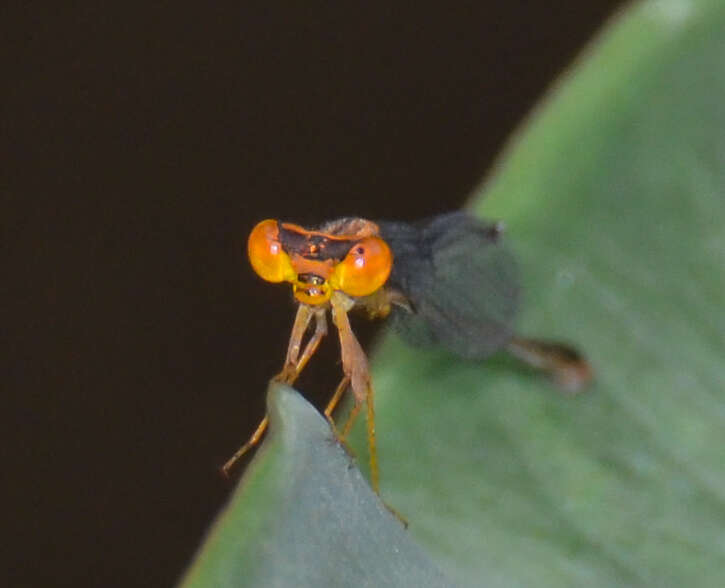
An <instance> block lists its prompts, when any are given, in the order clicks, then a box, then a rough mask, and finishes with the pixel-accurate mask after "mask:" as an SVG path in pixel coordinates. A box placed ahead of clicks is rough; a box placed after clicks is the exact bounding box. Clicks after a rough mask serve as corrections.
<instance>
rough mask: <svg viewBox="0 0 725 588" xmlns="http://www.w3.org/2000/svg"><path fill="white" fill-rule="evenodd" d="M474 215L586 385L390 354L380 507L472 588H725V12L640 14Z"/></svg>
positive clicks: (535, 132) (384, 353)
mask: <svg viewBox="0 0 725 588" xmlns="http://www.w3.org/2000/svg"><path fill="white" fill-rule="evenodd" d="M481 196H485V198H479V199H478V200H477V201H476V202H475V205H474V206H475V210H476V211H477V212H479V213H481V214H482V215H484V216H486V217H488V218H501V219H505V221H506V224H507V227H508V233H507V238H508V240H509V243H510V244H511V245H512V247H514V248H515V250H516V251H517V253H518V254H519V257H520V259H521V263H522V271H523V274H524V292H525V301H524V307H525V310H524V312H523V315H522V316H521V317H520V318H521V320H520V321H519V324H518V330H519V331H520V332H521V333H522V334H527V335H532V336H541V337H547V338H557V339H562V340H568V341H571V342H575V343H576V345H577V346H578V347H580V348H581V349H582V350H583V351H585V352H586V353H587V354H588V356H589V357H590V358H591V360H592V362H593V364H594V366H595V370H596V383H595V385H594V386H593V387H592V388H591V389H589V390H588V391H587V392H586V393H585V394H584V395H581V396H579V397H575V398H572V397H565V396H562V395H560V394H557V392H556V390H554V389H553V388H552V386H550V385H549V384H548V383H547V382H546V381H545V380H543V379H542V378H541V377H538V376H537V375H535V374H531V373H527V372H526V371H524V370H521V369H517V367H516V365H515V364H514V362H513V361H512V360H509V359H507V358H496V359H494V360H493V361H489V362H486V363H481V364H474V363H470V362H465V361H459V360H456V359H455V358H452V357H450V356H445V355H443V354H436V353H427V354H423V353H421V352H419V351H416V350H413V349H410V348H406V347H404V346H403V345H402V343H400V342H398V341H396V340H393V339H392V338H391V339H390V340H387V341H386V342H385V343H384V345H383V348H382V350H380V352H379V353H378V354H377V357H376V359H377V361H376V363H375V368H376V369H375V373H374V381H375V382H376V387H377V392H378V394H377V410H378V418H377V432H378V444H379V451H380V464H381V483H382V493H383V496H385V498H386V499H387V500H389V501H390V503H391V504H392V505H394V506H395V507H396V508H398V509H399V510H400V511H401V512H402V513H403V514H404V515H405V516H406V517H407V518H408V519H409V520H410V531H411V534H412V535H413V536H414V537H415V538H416V539H418V540H419V541H420V542H421V543H422V544H424V545H425V546H426V547H427V548H428V551H429V552H430V553H431V554H434V555H435V556H436V558H437V561H439V562H440V563H441V565H443V566H444V569H446V570H447V571H448V573H449V574H450V575H451V576H453V577H455V578H457V579H458V580H460V581H461V582H464V583H469V584H471V585H480V584H481V583H482V582H484V581H488V582H489V583H491V584H501V585H504V586H517V585H521V586H583V585H586V586H614V585H641V586H685V585H686V586H725V308H724V306H725V279H724V275H725V4H724V3H722V2H709V3H708V2H695V1H686V0H670V1H661V2H645V3H643V4H638V5H636V6H635V7H634V8H633V9H631V10H629V11H628V12H627V13H626V14H625V15H624V16H623V17H622V18H620V19H619V20H618V21H617V22H616V23H615V24H614V26H613V27H612V28H611V29H610V30H609V31H608V32H607V33H606V34H605V35H604V37H603V38H602V39H601V40H600V41H599V42H598V43H597V44H596V45H595V46H594V47H593V48H592V49H591V51H590V52H589V54H588V55H587V56H586V59H585V60H584V61H583V62H582V63H581V64H580V66H579V67H577V68H576V70H575V71H573V72H572V73H571V75H570V76H569V77H567V78H566V79H565V80H564V82H563V83H562V84H561V85H560V86H559V87H558V88H557V89H556V90H555V91H554V92H553V93H552V95H551V96H550V98H549V99H548V100H547V102H546V104H545V105H544V108H543V109H541V110H540V112H539V113H538V114H537V115H536V116H535V117H534V118H533V120H531V121H530V124H529V125H528V126H527V127H526V130H525V132H524V133H523V134H522V135H521V136H520V137H518V138H517V140H515V141H514V143H513V145H512V146H511V147H510V148H509V151H508V153H507V154H506V156H505V157H504V158H503V160H502V161H501V163H500V165H499V166H498V168H497V170H496V173H495V174H494V175H493V177H492V178H491V179H490V180H489V181H488V182H487V183H486V185H485V186H484V189H482V190H481ZM358 445H359V446H360V447H364V442H360V443H359V444H358Z"/></svg>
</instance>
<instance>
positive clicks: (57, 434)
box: [0, 0, 619, 586]
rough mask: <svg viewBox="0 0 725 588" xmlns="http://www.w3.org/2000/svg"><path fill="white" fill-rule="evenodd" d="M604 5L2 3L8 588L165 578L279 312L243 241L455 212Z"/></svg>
mask: <svg viewBox="0 0 725 588" xmlns="http://www.w3.org/2000/svg"><path fill="white" fill-rule="evenodd" d="M62 4H63V5H64V6H65V4H66V3H62ZM303 4H304V6H302V5H303ZM618 4H619V2H617V1H613V0H612V1H605V0H599V1H595V2H591V1H590V2H580V1H577V0H566V1H564V2H559V3H549V2H534V3H532V2H521V1H518V2H498V3H493V2H489V3H485V2H480V3H471V4H470V5H467V4H463V3H461V4H457V5H449V4H444V3H439V4H436V5H433V3H431V5H430V6H429V5H421V4H415V5H414V7H410V8H406V7H402V6H398V7H396V8H391V7H390V6H388V4H387V3H366V4H365V5H363V4H362V3H361V4H360V5H358V6H354V5H352V6H342V5H339V4H337V3H328V4H323V5H319V6H316V5H314V4H310V3H290V5H288V6H282V5H274V6H272V5H267V4H266V3H260V4H259V5H256V4H250V3H247V2H229V3H226V2H224V3H216V4H213V5H211V6H202V5H199V7H197V8H193V7H188V6H182V5H180V4H179V3H161V4H155V5H154V6H153V7H151V6H143V7H136V8H132V7H130V6H129V5H126V4H123V3H117V5H116V6H114V7H111V8H109V7H99V6H96V5H95V4H91V3H85V6H84V5H83V4H81V6H80V7H75V8H68V7H63V8H60V4H58V7H56V8H49V7H43V8H42V9H41V8H39V7H33V5H32V4H31V3H23V4H22V5H21V4H18V5H17V6H14V7H13V6H10V7H8V6H6V7H5V8H3V9H2V10H3V11H4V12H3V13H2V14H0V20H1V21H2V23H3V24H4V25H5V27H6V28H7V31H6V34H4V35H3V37H2V38H3V43H2V45H3V46H2V47H1V48H0V49H1V50H0V53H1V54H2V59H3V61H4V63H3V64H2V74H0V75H1V76H2V85H3V87H2V92H1V93H0V94H1V96H0V105H1V107H2V112H1V118H0V124H1V125H2V126H1V127H0V137H1V138H2V145H1V147H2V151H1V152H0V196H1V197H2V209H1V210H2V227H3V230H2V232H3V236H2V241H3V246H2V250H3V252H4V253H5V256H7V259H6V261H5V262H3V270H4V271H3V274H4V275H3V280H2V286H1V288H2V291H3V294H4V295H5V296H3V300H4V301H3V303H2V313H3V318H2V325H3V326H2V330H3V337H2V340H3V343H4V347H6V349H4V350H3V351H2V356H3V357H4V358H5V359H6V361H5V362H3V364H5V365H4V366H3V372H4V374H3V381H4V382H6V383H7V384H8V389H7V391H6V392H4V393H3V396H2V398H3V400H4V403H3V408H2V414H3V417H4V418H3V420H5V421H7V422H6V424H5V425H3V433H4V435H3V442H2V446H3V447H2V451H3V476H2V479H3V482H2V489H3V491H4V493H7V496H6V498H5V500H4V501H3V507H4V511H5V513H4V515H3V519H4V523H3V525H2V529H3V531H4V532H3V547H2V549H1V550H0V552H1V553H2V556H1V557H2V558H3V559H4V558H9V560H8V561H7V562H4V563H2V565H0V569H2V570H5V571H6V572H9V573H10V579H9V582H8V583H7V585H17V586H47V585H81V586H83V585H87V586H167V585H169V584H171V583H173V582H174V580H175V579H176V578H177V577H178V576H179V574H180V573H181V572H182V570H183V569H184V567H185V565H186V564H187V562H188V561H189V559H190V557H191V556H192V554H193V552H194V550H195V548H196V547H197V545H198V543H199V541H200V539H201V538H202V536H203V533H204V531H205V529H206V527H207V525H208V524H209V522H210V521H211V520H212V517H213V516H214V514H215V513H216V512H217V511H218V509H219V508H220V507H221V506H222V505H223V504H224V500H225V498H226V496H227V495H228V493H229V492H230V490H231V489H232V484H231V483H230V482H228V481H225V480H224V479H222V478H221V477H220V476H219V475H218V472H217V468H218V466H219V465H220V464H221V463H222V462H223V461H224V460H225V459H226V458H227V457H228V456H229V455H230V454H231V453H232V452H233V451H234V450H235V449H236V448H237V447H238V446H239V445H240V444H241V442H243V441H244V440H245V439H246V437H247V436H248V434H249V433H250V432H251V431H252V429H253V427H254V426H255V425H256V423H257V421H258V420H259V419H260V418H261V416H262V415H263V412H264V391H265V386H266V381H267V379H268V378H269V377H270V376H271V375H273V374H274V373H275V372H276V371H277V370H278V369H279V368H280V366H281V361H282V359H283V354H284V350H285V346H286V341H287V337H288V334H289V329H290V326H291V322H292V318H293V313H294V307H293V304H292V303H291V296H290V291H289V288H288V287H283V286H276V287H275V286H273V285H269V284H265V283H262V282H261V281H260V280H259V279H257V278H256V277H255V276H254V275H253V273H252V271H251V269H250V268H249V267H248V264H247V262H246V259H245V256H244V252H243V248H244V244H245V240H246V236H247V233H248V231H249V229H250V228H251V227H252V226H253V224H254V223H255V222H256V221H258V220H260V219H262V218H266V217H282V218H285V219H288V220H294V221H297V222H300V223H316V222H317V221H319V220H324V219H328V218H331V217H336V216H342V215H347V214H356V215H361V216H367V217H370V218H381V217H385V218H402V219H410V218H415V217H421V216H425V215H429V214H432V213H437V212H441V211H445V210H449V209H453V208H457V207H459V206H460V205H461V203H462V202H463V200H464V199H465V197H466V196H467V195H468V194H469V192H470V190H471V189H472V188H473V187H474V186H475V185H476V184H477V183H478V182H479V180H480V179H481V177H482V176H483V175H484V173H485V172H486V170H487V169H488V168H489V166H490V164H491V162H492V159H493V158H494V156H495V155H496V153H497V152H498V151H499V150H500V149H501V147H502V144H503V142H504V141H505V139H506V137H507V136H508V135H509V134H510V133H511V131H512V130H513V129H514V128H515V127H516V125H517V124H518V123H519V122H520V121H521V119H522V117H523V116H524V115H525V114H526V113H527V112H528V111H529V110H530V108H531V107H532V105H533V104H535V102H536V101H537V99H538V98H540V96H541V95H542V92H543V91H544V90H545V88H546V87H547V86H548V85H549V84H550V83H551V81H552V80H553V79H554V78H555V77H556V76H557V75H558V74H559V73H561V72H562V70H563V69H564V68H565V66H566V65H567V64H568V63H570V62H571V60H572V58H573V57H574V56H575V55H576V54H577V52H578V51H579V50H580V49H581V47H582V45H583V44H584V43H585V42H586V41H587V40H588V39H589V38H590V37H591V35H592V34H593V32H594V31H595V30H596V29H597V28H598V27H599V26H600V25H601V23H602V22H603V21H604V19H605V18H606V17H607V16H608V15H609V14H611V13H612V11H613V10H614V8H615V7H616V6H617V5H618ZM242 5H243V6H242ZM373 328H374V327H371V326H369V325H360V332H361V333H362V336H361V338H362V340H363V342H367V341H369V340H370V337H371V335H372V333H373V330H372V329H373ZM337 352H338V350H337V346H336V342H335V339H334V338H330V340H329V341H328V342H327V344H326V345H325V346H324V347H323V350H322V355H321V356H320V357H317V358H316V360H315V361H313V362H312V364H311V366H310V368H309V371H308V373H306V374H305V376H304V377H303V378H302V379H301V381H300V387H301V388H302V389H303V390H305V391H306V392H307V393H308V394H309V395H310V397H312V398H314V399H315V400H316V401H317V402H318V403H319V402H321V401H322V399H323V398H325V397H327V396H328V395H329V394H330V392H331V391H332V389H333V387H334V385H335V383H336V381H337V379H338V374H339V368H338V367H336V366H337V363H336V362H337ZM313 390H314V391H316V393H315V394H313ZM321 557H324V554H321ZM0 583H3V584H5V582H3V581H2V579H1V578H0Z"/></svg>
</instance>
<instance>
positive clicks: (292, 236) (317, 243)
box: [279, 224, 356, 261]
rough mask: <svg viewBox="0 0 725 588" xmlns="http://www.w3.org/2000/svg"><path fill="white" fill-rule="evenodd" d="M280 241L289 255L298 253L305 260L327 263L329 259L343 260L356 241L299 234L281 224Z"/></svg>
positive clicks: (312, 234) (313, 234) (306, 233)
mask: <svg viewBox="0 0 725 588" xmlns="http://www.w3.org/2000/svg"><path fill="white" fill-rule="evenodd" d="M279 241H280V243H281V244H282V248H283V249H284V250H285V251H286V252H287V253H288V254H290V255H291V254H293V253H296V254H298V255H300V256H302V257H304V258H305V259H313V260H317V261H325V260H327V259H333V260H341V259H343V258H344V257H345V256H346V255H347V254H348V252H349V251H350V249H351V248H352V246H353V245H355V241H356V239H332V238H330V237H326V236H324V235H320V234H315V233H308V232H299V231H296V230H293V229H289V228H286V227H284V226H282V224H280V230H279Z"/></svg>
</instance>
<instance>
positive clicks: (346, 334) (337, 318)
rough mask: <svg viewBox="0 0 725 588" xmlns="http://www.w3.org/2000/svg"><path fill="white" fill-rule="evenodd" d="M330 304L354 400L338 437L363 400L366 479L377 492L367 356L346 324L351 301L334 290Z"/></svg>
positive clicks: (373, 419) (376, 457) (375, 453)
mask: <svg viewBox="0 0 725 588" xmlns="http://www.w3.org/2000/svg"><path fill="white" fill-rule="evenodd" d="M330 304H331V306H332V320H333V322H334V323H335V326H336V327H337V331H338V333H339V335H340V349H341V355H342V371H343V372H344V374H345V377H346V378H349V381H350V388H351V389H352V394H353V399H354V402H355V403H354V405H353V407H352V410H351V411H350V416H349V417H348V420H347V422H346V423H345V426H344V428H343V430H342V438H343V439H344V438H345V437H346V436H347V434H348V433H349V432H350V429H351V428H352V425H353V423H354V421H355V419H356V418H357V416H358V414H359V413H360V409H361V408H362V405H363V403H366V404H367V430H368V431H367V432H368V447H369V451H370V481H371V485H372V487H373V490H375V492H376V493H378V494H379V493H380V488H379V474H378V455H377V449H376V443H375V406H374V402H373V388H372V385H371V383H370V369H369V367H368V360H367V356H366V355H365V352H364V351H363V348H362V347H361V346H360V343H359V342H358V340H357V338H356V337H355V334H354V333H353V332H352V328H351V327H350V320H349V318H348V316H347V311H348V310H349V309H350V308H351V307H352V301H351V300H350V299H349V298H348V297H347V296H345V295H344V294H341V293H339V292H335V293H334V294H333V295H332V298H331V299H330Z"/></svg>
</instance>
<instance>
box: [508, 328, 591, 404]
mask: <svg viewBox="0 0 725 588" xmlns="http://www.w3.org/2000/svg"><path fill="white" fill-rule="evenodd" d="M506 350H507V351H508V352H509V353H510V354H511V355H513V356H514V357H516V358H517V359H519V360H520V361H523V362H524V363H525V364H527V365H529V366H531V367H533V368H535V369H537V370H541V371H543V372H545V373H547V374H548V375H549V376H550V377H551V379H552V380H554V382H555V383H556V385H557V386H559V387H560V388H561V389H562V390H564V391H565V392H570V393H577V392H580V391H582V390H583V389H584V388H585V387H586V386H587V385H588V384H589V383H590V382H591V380H592V378H593V375H594V373H593V370H592V367H591V365H590V364H589V362H588V361H587V359H586V357H584V356H583V355H582V354H581V353H580V352H579V351H577V350H576V349H574V348H573V347H571V346H569V345H567V344H565V343H559V342H556V341H543V340H539V339H528V338H525V337H513V338H512V339H511V340H510V341H509V342H508V344H507V345H506Z"/></svg>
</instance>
